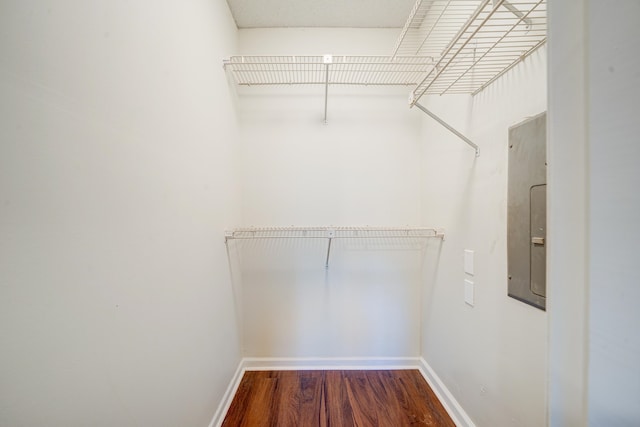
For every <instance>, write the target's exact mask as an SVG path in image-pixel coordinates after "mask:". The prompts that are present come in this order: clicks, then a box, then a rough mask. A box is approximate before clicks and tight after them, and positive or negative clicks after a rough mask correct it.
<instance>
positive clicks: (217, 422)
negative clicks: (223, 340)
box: [209, 359, 245, 427]
mask: <svg viewBox="0 0 640 427" xmlns="http://www.w3.org/2000/svg"><path fill="white" fill-rule="evenodd" d="M244 371H245V369H244V359H242V360H240V363H239V364H238V369H236V372H235V374H233V377H232V378H231V381H230V382H229V386H227V391H225V392H224V396H223V397H222V401H221V402H220V404H219V405H218V409H217V410H216V413H215V414H214V415H213V418H212V419H211V422H210V423H209V427H220V426H221V425H222V422H223V421H224V417H225V416H226V415H227V411H229V407H230V406H231V402H232V401H233V396H235V395H236V391H238V387H239V386H240V381H241V380H242V376H243V375H244Z"/></svg>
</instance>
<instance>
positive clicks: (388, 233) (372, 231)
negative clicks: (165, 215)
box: [225, 226, 444, 240]
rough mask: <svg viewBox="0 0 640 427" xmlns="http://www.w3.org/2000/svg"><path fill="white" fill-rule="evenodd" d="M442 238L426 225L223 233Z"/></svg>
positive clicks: (252, 229) (441, 233) (233, 233)
mask: <svg viewBox="0 0 640 427" xmlns="http://www.w3.org/2000/svg"><path fill="white" fill-rule="evenodd" d="M404 237H411V238H416V237H438V238H444V231H442V230H439V229H435V228H428V227H331V226H328V227H249V228H235V229H233V230H230V231H227V232H226V233H225V238H226V240H233V239H335V238H351V239H356V238H404Z"/></svg>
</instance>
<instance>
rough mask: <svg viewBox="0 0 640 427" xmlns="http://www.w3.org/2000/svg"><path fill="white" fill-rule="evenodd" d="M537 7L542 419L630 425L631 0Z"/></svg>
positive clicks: (633, 399) (634, 150) (634, 31)
mask: <svg viewBox="0 0 640 427" xmlns="http://www.w3.org/2000/svg"><path fill="white" fill-rule="evenodd" d="M549 6H550V8H549V16H550V24H551V29H550V34H549V43H550V54H549V61H550V63H549V65H550V72H549V76H550V78H549V94H550V97H549V112H550V134H549V145H550V150H549V154H550V156H549V162H550V165H551V169H550V176H549V188H550V190H551V192H550V194H549V198H550V201H549V202H550V203H549V232H550V234H551V235H552V236H555V238H554V239H553V240H550V247H549V251H550V252H549V256H550V263H549V271H548V276H549V277H548V280H549V285H550V289H549V290H550V295H549V301H550V303H551V305H550V309H551V316H550V319H549V320H550V329H549V331H550V354H549V367H550V369H549V390H550V418H549V424H550V425H552V426H565V425H572V426H573V425H576V426H578V425H579V426H582V425H594V426H595V425H597V426H599V425H607V426H609V425H611V426H613V425H615V426H632V425H638V423H640V412H639V408H640V400H639V396H640V368H639V367H638V363H637V361H638V360H639V359H640V339H639V336H638V334H637V331H636V327H637V325H638V324H640V314H639V312H638V310H637V307H636V305H635V302H636V301H637V300H638V298H639V297H640V293H639V292H640V291H639V288H638V286H637V283H638V280H637V272H636V268H637V260H638V257H637V256H636V254H635V249H636V246H637V241H638V238H640V227H639V226H638V222H637V216H638V215H637V212H638V210H639V209H640V198H639V197H638V191H637V184H638V182H640V173H639V172H638V167H637V165H636V160H635V159H637V158H638V155H640V151H639V146H638V134H639V132H638V131H639V129H638V124H637V116H638V107H637V100H638V97H639V96H640V93H639V89H638V88H639V87H640V86H639V83H640V78H639V75H638V72H637V69H638V66H639V65H640V58H639V57H638V54H637V52H638V51H639V48H640V32H639V30H638V26H637V25H636V23H635V22H634V21H635V16H637V15H638V13H640V5H639V4H638V3H637V2H635V1H621V2H600V1H589V0H576V1H571V2H551V3H550V4H549Z"/></svg>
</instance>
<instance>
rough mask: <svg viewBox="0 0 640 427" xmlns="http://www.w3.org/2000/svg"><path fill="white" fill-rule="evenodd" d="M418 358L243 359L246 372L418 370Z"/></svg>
mask: <svg viewBox="0 0 640 427" xmlns="http://www.w3.org/2000/svg"><path fill="white" fill-rule="evenodd" d="M419 363H420V359H419V358H418V357H292V358H290V357H283V358H274V357H245V358H244V366H245V369H246V370H247V371H271V370H281V371H286V370H329V369H338V370H344V369H418V366H419Z"/></svg>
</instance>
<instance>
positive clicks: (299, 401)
mask: <svg viewBox="0 0 640 427" xmlns="http://www.w3.org/2000/svg"><path fill="white" fill-rule="evenodd" d="M222 425H223V427H236V426H251V427H253V426H278V427H282V426H296V427H298V426H304V427H306V426H322V427H328V426H331V427H334V426H344V427H347V426H361V427H365V426H393V427H400V426H455V424H454V423H453V421H452V420H451V418H450V417H449V415H448V414H447V413H446V411H445V410H444V408H443V407H442V404H441V403H440V402H439V401H438V398H437V397H436V396H435V394H434V393H433V391H432V390H431V388H430V387H429V385H428V384H427V382H426V381H425V380H424V378H423V377H422V375H420V372H419V371H417V370H394V371H389V370H384V371H383V370H380V371H248V372H245V374H244V377H243V378H242V381H241V382H240V386H239V387H238V391H237V392H236V395H235V396H234V399H233V401H232V403H231V407H230V408H229V411H228V412H227V416H226V417H225V420H224V423H223V424H222Z"/></svg>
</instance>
